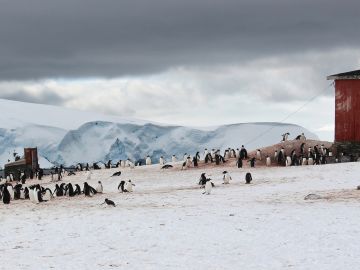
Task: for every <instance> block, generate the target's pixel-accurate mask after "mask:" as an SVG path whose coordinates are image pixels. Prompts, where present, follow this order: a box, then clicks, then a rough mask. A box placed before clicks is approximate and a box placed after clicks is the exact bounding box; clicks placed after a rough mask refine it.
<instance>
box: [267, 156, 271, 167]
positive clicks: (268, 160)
mask: <svg viewBox="0 0 360 270" xmlns="http://www.w3.org/2000/svg"><path fill="white" fill-rule="evenodd" d="M266 166H267V167H270V166H271V158H270V157H269V156H266Z"/></svg>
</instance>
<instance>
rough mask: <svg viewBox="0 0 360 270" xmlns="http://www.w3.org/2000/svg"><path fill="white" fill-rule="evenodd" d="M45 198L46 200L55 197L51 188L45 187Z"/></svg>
mask: <svg viewBox="0 0 360 270" xmlns="http://www.w3.org/2000/svg"><path fill="white" fill-rule="evenodd" d="M42 198H43V200H44V201H50V200H51V199H53V198H54V197H53V195H52V192H51V190H50V189H49V188H46V189H45V192H44V195H43V197H42Z"/></svg>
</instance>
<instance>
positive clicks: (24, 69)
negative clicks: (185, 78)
mask: <svg viewBox="0 0 360 270" xmlns="http://www.w3.org/2000/svg"><path fill="white" fill-rule="evenodd" d="M5 2H6V3H5V4H2V5H1V9H0V37H1V42H0V80H1V79H3V80H27V79H38V78H49V77H51V78H59V77H60V78H63V77H70V78H78V77H121V76H124V75H139V74H154V73H158V72H161V71H164V70H167V69H169V68H171V67H174V66H192V65H200V66H201V65H214V64H224V63H241V62H242V61H246V60H249V59H254V58H262V57H268V56H274V55H282V54H291V53H296V52H304V51H307V50H313V51H322V50H326V49H331V48H342V47H350V48H359V45H358V44H359V42H360V35H359V30H358V25H359V18H360V2H359V1H355V0H345V1H338V0H317V1H313V0H304V1H288V0H273V1H268V0H242V1H235V0H223V1H218V0H216V1H215V0H197V1H193V0H192V1H190V0H184V1H174V0H153V1H148V0H131V1H130V0H123V1H115V0H106V1H98V0H87V1H81V0H62V1H48V0H33V1H31V3H30V2H29V1H26V0H11V1H5Z"/></svg>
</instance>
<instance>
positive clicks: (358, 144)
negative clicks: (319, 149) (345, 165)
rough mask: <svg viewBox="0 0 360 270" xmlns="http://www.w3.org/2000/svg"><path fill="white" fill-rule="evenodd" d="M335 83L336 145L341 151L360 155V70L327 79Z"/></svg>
mask: <svg viewBox="0 0 360 270" xmlns="http://www.w3.org/2000/svg"><path fill="white" fill-rule="evenodd" d="M327 79H328V80H334V81H335V143H336V144H337V145H338V149H339V147H340V149H341V151H344V152H348V153H357V154H358V153H360V150H359V149H360V70H355V71H350V72H345V73H339V74H334V75H331V76H328V77H327Z"/></svg>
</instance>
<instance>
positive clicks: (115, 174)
mask: <svg viewBox="0 0 360 270" xmlns="http://www.w3.org/2000/svg"><path fill="white" fill-rule="evenodd" d="M120 175H121V172H120V171H118V172H115V173H113V175H112V176H111V177H113V176H120Z"/></svg>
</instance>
